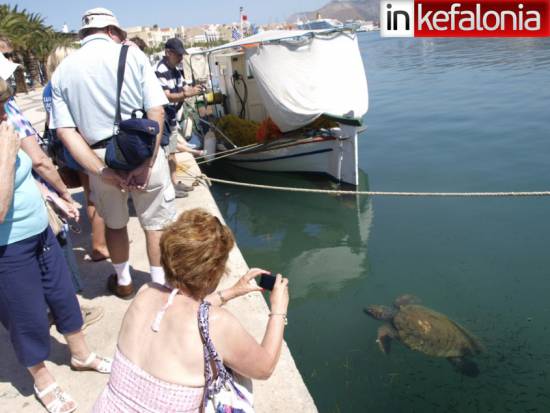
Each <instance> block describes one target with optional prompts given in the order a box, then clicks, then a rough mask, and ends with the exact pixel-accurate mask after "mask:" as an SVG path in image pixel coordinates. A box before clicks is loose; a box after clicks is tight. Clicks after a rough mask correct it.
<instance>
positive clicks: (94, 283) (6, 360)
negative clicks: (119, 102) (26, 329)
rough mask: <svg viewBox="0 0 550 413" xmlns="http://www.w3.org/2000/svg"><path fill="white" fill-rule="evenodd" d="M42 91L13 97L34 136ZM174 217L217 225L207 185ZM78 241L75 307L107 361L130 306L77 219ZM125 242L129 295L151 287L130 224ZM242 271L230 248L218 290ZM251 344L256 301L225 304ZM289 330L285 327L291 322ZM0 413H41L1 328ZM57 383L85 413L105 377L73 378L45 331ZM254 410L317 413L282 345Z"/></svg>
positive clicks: (257, 326) (258, 329)
mask: <svg viewBox="0 0 550 413" xmlns="http://www.w3.org/2000/svg"><path fill="white" fill-rule="evenodd" d="M41 93H42V91H41V90H37V91H34V92H30V93H29V94H28V95H20V96H17V103H18V105H19V106H20V107H21V109H22V110H23V111H24V113H25V115H26V116H27V117H28V118H29V120H31V122H32V123H33V125H34V126H35V128H36V129H37V130H38V131H39V132H40V133H41V132H42V131H43V129H44V121H45V113H44V110H43V108H42V101H41ZM178 161H180V162H181V165H182V170H185V173H184V174H183V175H182V180H183V181H184V182H185V181H186V180H187V182H188V183H191V182H192V181H193V179H192V178H190V177H189V175H193V176H198V175H200V170H199V168H198V166H197V164H196V163H195V161H194V159H193V158H192V157H191V156H188V155H186V154H181V156H180V157H179V158H178ZM75 198H76V199H77V200H79V201H81V202H82V193H81V192H76V193H75ZM177 205H178V210H179V211H180V212H182V211H184V210H187V209H191V208H197V207H200V208H204V209H206V210H208V211H209V212H211V213H212V214H215V215H217V216H218V217H219V218H220V219H223V217H222V216H221V213H220V211H219V209H218V207H217V205H216V203H215V201H214V199H213V198H212V195H211V193H210V190H209V188H208V186H207V185H205V184H200V185H198V186H196V187H195V189H194V190H193V191H192V192H190V195H189V197H187V198H183V199H178V200H177ZM82 215H83V217H82V220H81V227H82V233H81V234H72V235H71V237H72V241H73V244H74V245H73V248H74V252H75V255H76V257H77V261H78V263H79V266H80V271H81V275H82V279H83V281H84V285H85V287H84V292H83V294H82V297H80V302H81V303H82V304H85V305H100V306H102V307H103V308H104V310H105V315H104V317H103V318H102V319H101V320H100V321H99V322H97V323H96V324H93V325H92V326H90V327H89V328H88V329H87V330H86V337H87V340H88V343H89V345H90V347H91V348H92V350H93V351H96V352H97V353H99V354H101V355H106V356H112V355H113V354H114V351H115V346H116V341H117V336H118V331H119V328H120V324H121V321H122V318H123V316H124V313H125V311H126V309H127V307H128V305H129V302H127V301H124V300H121V299H119V298H117V297H115V296H112V295H109V293H108V292H107V289H106V282H107V277H108V275H109V274H111V273H112V272H113V268H112V265H111V264H110V263H109V262H100V263H93V262H91V261H89V260H88V257H87V255H86V251H87V250H88V249H89V236H88V235H87V234H89V233H90V227H89V223H88V222H87V219H86V218H85V216H84V215H85V213H82ZM128 231H129V236H130V242H131V244H130V263H131V265H132V275H133V278H134V283H135V284H136V287H138V288H139V286H141V285H142V284H143V283H146V282H148V281H149V280H150V277H149V274H148V268H149V264H148V261H147V254H145V238H144V235H143V232H142V231H141V228H140V226H139V223H138V221H137V218H136V217H135V216H134V217H131V218H130V223H129V225H128ZM247 270H248V266H247V264H246V262H245V260H244V258H243V256H242V254H241V252H240V250H239V249H238V246H235V248H234V249H233V251H232V252H231V255H230V258H229V262H228V272H227V274H226V275H225V276H224V277H223V279H222V281H221V283H220V286H219V288H220V289H223V288H226V287H228V286H230V285H232V284H233V283H234V282H236V280H238V279H239V277H240V276H241V275H242V274H244V273H245V272H246V271H247ZM227 308H228V309H229V310H230V311H232V312H233V313H234V314H235V315H236V316H237V317H238V318H239V320H240V321H241V323H242V324H243V325H244V327H245V328H246V329H247V330H248V331H249V332H250V333H251V334H252V335H253V336H254V337H256V339H257V340H258V341H260V340H261V339H262V337H263V333H264V329H265V325H266V323H267V319H268V314H269V309H268V307H267V304H266V302H265V300H264V298H263V297H262V295H261V294H260V293H252V294H249V295H247V296H245V297H241V298H238V299H235V300H233V301H231V302H229V303H228V304H227ZM290 322H291V323H292V320H290ZM0 354H2V357H0V412H6V413H7V412H10V413H11V412H24V413H31V412H44V411H45V410H44V408H43V407H42V406H41V405H40V404H39V403H38V402H37V401H36V400H35V398H34V395H33V390H32V380H31V377H30V375H29V374H28V373H27V371H26V369H25V368H23V367H22V366H21V365H19V363H18V362H17V360H16V357H15V353H14V351H13V349H12V346H11V342H10V340H9V335H8V333H7V331H6V330H5V329H3V328H0ZM46 364H47V365H48V368H49V369H51V371H52V373H53V374H54V376H55V377H56V380H57V382H58V383H59V384H60V385H61V386H62V387H63V388H64V389H65V390H67V391H68V392H69V393H70V394H71V395H72V396H73V398H74V399H75V400H76V401H77V403H78V406H79V408H78V411H81V412H88V411H90V410H91V407H92V406H93V404H94V402H95V400H96V399H97V397H98V395H99V393H100V392H101V391H102V390H103V388H104V387H105V385H106V383H107V381H108V376H107V375H101V374H98V373H91V372H73V371H71V370H70V368H69V352H68V349H67V347H66V344H65V342H64V340H63V338H62V337H61V336H60V335H59V334H58V333H57V331H56V330H55V328H52V330H51V355H50V358H49V360H48V361H47V363H46ZM253 389H254V402H255V403H254V404H255V409H256V411H257V412H259V413H262V412H266V413H267V412H300V413H309V412H316V411H317V409H316V407H315V404H314V402H313V399H312V397H311V395H310V394H309V392H308V390H307V388H306V386H305V384H304V382H303V380H302V377H301V375H300V372H299V371H298V369H297V368H296V364H295V363H294V360H293V358H292V355H291V353H290V349H289V348H288V346H287V345H286V343H284V345H283V351H282V354H281V359H280V361H279V364H278V366H277V368H276V370H275V373H274V374H273V376H272V377H271V378H270V379H269V380H267V381H253Z"/></svg>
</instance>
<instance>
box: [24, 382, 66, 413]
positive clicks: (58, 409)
mask: <svg viewBox="0 0 550 413" xmlns="http://www.w3.org/2000/svg"><path fill="white" fill-rule="evenodd" d="M33 387H34V394H35V395H36V397H37V398H38V401H40V403H42V405H43V406H44V407H45V408H46V410H47V411H48V412H49V413H70V412H74V411H75V410H76V403H75V401H74V400H73V398H72V397H71V396H69V394H68V393H66V392H64V391H63V390H61V387H59V386H58V384H57V383H56V382H53V383H52V384H50V385H49V386H48V387H46V388H45V389H44V390H42V391H40V390H38V388H37V387H36V385H34V386H33ZM50 393H53V396H54V398H53V400H52V401H51V402H49V403H48V404H46V403H44V400H43V399H44V397H46V396H47V395H48V394H50ZM71 403H72V404H73V407H72V408H69V409H67V410H65V409H64V408H66V407H67V406H68V405H70V404H71Z"/></svg>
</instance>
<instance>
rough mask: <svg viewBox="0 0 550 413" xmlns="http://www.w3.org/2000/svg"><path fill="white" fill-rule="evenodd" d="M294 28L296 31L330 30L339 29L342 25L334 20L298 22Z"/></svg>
mask: <svg viewBox="0 0 550 413" xmlns="http://www.w3.org/2000/svg"><path fill="white" fill-rule="evenodd" d="M296 27H297V28H298V30H330V29H341V28H342V27H344V25H343V24H342V23H341V22H340V21H338V20H336V19H317V20H308V21H307V22H303V23H302V22H300V23H298V24H297V25H296Z"/></svg>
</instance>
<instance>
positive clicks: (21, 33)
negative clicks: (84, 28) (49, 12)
mask: <svg viewBox="0 0 550 413" xmlns="http://www.w3.org/2000/svg"><path fill="white" fill-rule="evenodd" d="M0 35H3V36H5V37H7V38H9V39H10V41H11V43H12V45H13V48H14V52H15V55H16V56H17V57H16V59H14V60H15V61H16V62H17V63H22V64H23V66H24V68H25V69H26V71H27V73H28V74H29V76H30V78H31V79H32V81H33V82H34V83H35V84H39V83H40V82H41V78H40V70H41V68H42V69H43V68H44V66H45V61H46V59H47V56H48V55H49V53H50V52H51V51H52V50H54V49H55V48H56V47H57V46H60V45H68V44H69V43H71V42H72V41H73V38H72V36H71V35H66V34H63V33H57V32H55V31H54V30H53V28H52V27H51V26H47V25H46V24H45V23H44V18H43V17H42V16H41V15H40V14H38V13H30V12H27V10H25V9H23V10H19V9H18V8H17V6H13V7H12V6H9V5H6V4H2V5H0ZM41 66H42V67H41ZM15 80H16V84H17V92H26V91H27V85H26V82H25V76H24V73H23V69H22V68H20V69H18V70H17V71H16V72H15Z"/></svg>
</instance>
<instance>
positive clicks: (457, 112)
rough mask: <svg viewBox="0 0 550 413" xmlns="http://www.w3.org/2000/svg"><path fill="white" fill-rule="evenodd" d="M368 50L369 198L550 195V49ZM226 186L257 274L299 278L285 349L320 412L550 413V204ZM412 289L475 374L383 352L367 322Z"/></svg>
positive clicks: (442, 46) (261, 177)
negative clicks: (457, 336) (455, 328)
mask: <svg viewBox="0 0 550 413" xmlns="http://www.w3.org/2000/svg"><path fill="white" fill-rule="evenodd" d="M359 41H360V47H361V51H362V55H363V60H364V63H365V67H366V71H367V77H368V82H369V89H370V99H369V100H370V110H369V112H368V114H367V115H366V116H365V123H366V124H367V125H368V129H367V131H366V132H365V133H363V134H362V135H361V136H360V138H359V163H360V168H361V176H360V180H361V184H360V188H359V189H371V190H377V191H444V192H448V191H453V192H460V191H464V192H466V191H467V192H471V191H535V190H550V39H542V40H541V39H498V40H495V39H491V40H480V39H466V40H464V39H439V40H434V39H424V40H423V39H381V38H380V37H379V34H378V33H370V34H361V35H360V37H359ZM332 81H333V82H334V83H335V85H337V83H338V80H337V79H333V80H332ZM218 169H223V175H224V176H225V177H226V178H227V177H229V178H232V179H235V180H244V181H248V182H256V183H267V184H276V185H289V186H301V187H302V186H306V187H312V188H317V187H322V188H325V187H327V186H329V187H330V186H331V184H327V182H326V181H324V180H322V179H311V178H303V177H297V176H292V175H284V174H283V175H272V174H263V173H250V172H246V171H244V170H241V169H236V168H230V167H227V166H223V167H218ZM218 173H221V172H219V170H218ZM213 190H214V194H215V197H216V200H217V202H218V204H219V206H220V209H221V210H222V213H223V215H224V217H225V219H226V221H227V223H228V224H229V225H230V226H231V228H232V229H233V231H234V232H235V235H236V237H237V241H238V244H239V247H240V248H241V250H242V252H243V254H244V256H245V258H246V260H247V262H248V264H249V265H250V266H259V267H263V268H267V269H269V270H272V271H276V272H281V273H283V274H284V275H285V276H287V277H288V278H289V280H290V292H291V302H290V307H289V325H288V327H287V330H286V333H285V338H286V340H287V341H288V344H289V346H290V349H291V351H292V354H293V356H294V358H295V360H296V363H297V365H298V368H299V370H300V372H301V373H302V375H303V378H304V381H305V382H306V384H307V386H308V388H309V390H310V392H311V394H312V396H313V398H314V400H315V403H316V405H317V406H318V408H319V411H321V412H385V413H387V412H392V413H393V412H550V327H549V325H550V198H490V199H485V198H484V199H479V198H468V199H465V198H366V197H361V198H355V197H336V196H327V195H306V194H295V193H281V192H270V191H264V190H255V189H243V188H237V187H230V186H221V185H215V186H214V188H213ZM403 293H409V294H414V295H416V296H418V297H420V298H421V299H422V301H423V303H424V305H426V306H428V307H430V308H432V309H434V310H437V311H439V312H441V313H444V314H446V315H447V316H449V317H450V318H452V319H453V320H455V321H457V322H459V323H460V324H461V325H463V326H464V327H465V328H467V329H468V330H470V331H471V332H472V333H474V334H475V335H476V336H478V337H479V339H480V340H481V341H482V342H483V344H484V345H485V347H486V349H487V351H486V352H485V353H484V354H482V355H481V356H479V357H476V358H475V360H476V362H477V364H478V366H479V369H480V374H479V376H478V377H476V378H469V377H465V376H462V375H460V374H458V373H456V372H455V371H454V370H453V369H452V368H451V366H450V364H449V363H448V362H447V361H446V360H445V359H442V358H431V357H429V356H426V355H424V354H421V353H418V352H414V351H412V350H409V349H407V348H405V347H404V346H402V345H399V344H397V343H396V344H394V345H393V347H392V352H391V353H390V355H388V356H386V355H384V354H382V353H381V352H380V350H379V349H378V346H377V344H376V342H375V340H376V334H377V329H378V327H379V326H380V325H381V323H380V322H378V321H376V320H373V319H370V318H367V316H365V314H364V313H363V311H362V310H363V308H364V307H365V306H367V305H369V304H374V303H379V304H390V303H391V302H392V301H393V299H394V298H395V297H397V296H399V295H401V294H403Z"/></svg>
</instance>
